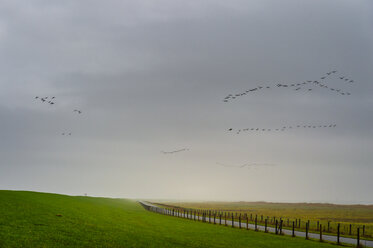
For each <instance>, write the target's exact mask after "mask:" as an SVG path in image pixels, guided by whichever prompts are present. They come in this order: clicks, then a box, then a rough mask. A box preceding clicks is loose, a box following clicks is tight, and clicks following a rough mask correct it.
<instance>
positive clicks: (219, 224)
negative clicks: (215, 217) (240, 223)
mask: <svg viewBox="0 0 373 248" xmlns="http://www.w3.org/2000/svg"><path fill="white" fill-rule="evenodd" d="M219 225H221V213H220V215H219Z"/></svg>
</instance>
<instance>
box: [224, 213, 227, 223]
mask: <svg viewBox="0 0 373 248" xmlns="http://www.w3.org/2000/svg"><path fill="white" fill-rule="evenodd" d="M224 225H227V212H225V213H224Z"/></svg>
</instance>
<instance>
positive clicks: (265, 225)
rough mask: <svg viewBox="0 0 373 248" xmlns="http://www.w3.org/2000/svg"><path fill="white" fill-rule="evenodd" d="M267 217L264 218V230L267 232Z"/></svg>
mask: <svg viewBox="0 0 373 248" xmlns="http://www.w3.org/2000/svg"><path fill="white" fill-rule="evenodd" d="M267 221H268V220H267V219H265V220H264V232H268V230H267Z"/></svg>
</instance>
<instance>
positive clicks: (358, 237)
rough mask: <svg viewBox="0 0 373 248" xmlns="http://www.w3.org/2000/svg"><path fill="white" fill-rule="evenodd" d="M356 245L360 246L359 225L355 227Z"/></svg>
mask: <svg viewBox="0 0 373 248" xmlns="http://www.w3.org/2000/svg"><path fill="white" fill-rule="evenodd" d="M356 246H357V247H360V227H358V228H357V244H356Z"/></svg>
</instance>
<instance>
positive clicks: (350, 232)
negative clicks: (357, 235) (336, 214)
mask: <svg viewBox="0 0 373 248" xmlns="http://www.w3.org/2000/svg"><path fill="white" fill-rule="evenodd" d="M351 229H352V225H351V224H350V231H349V234H350V235H352V230H351Z"/></svg>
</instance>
